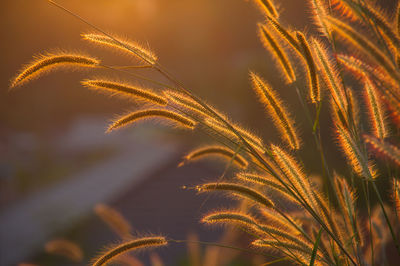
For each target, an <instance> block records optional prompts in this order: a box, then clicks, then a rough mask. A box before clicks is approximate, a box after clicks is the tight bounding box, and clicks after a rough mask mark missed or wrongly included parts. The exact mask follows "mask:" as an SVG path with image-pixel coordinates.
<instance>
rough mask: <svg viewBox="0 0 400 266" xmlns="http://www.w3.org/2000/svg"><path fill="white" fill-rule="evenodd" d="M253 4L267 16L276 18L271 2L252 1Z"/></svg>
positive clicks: (268, 0)
mask: <svg viewBox="0 0 400 266" xmlns="http://www.w3.org/2000/svg"><path fill="white" fill-rule="evenodd" d="M252 1H253V3H254V4H255V5H256V6H257V8H258V9H259V10H260V11H261V12H263V14H266V15H268V16H272V17H274V18H278V17H279V14H278V11H277V10H276V8H275V4H274V3H273V1H272V0H252Z"/></svg>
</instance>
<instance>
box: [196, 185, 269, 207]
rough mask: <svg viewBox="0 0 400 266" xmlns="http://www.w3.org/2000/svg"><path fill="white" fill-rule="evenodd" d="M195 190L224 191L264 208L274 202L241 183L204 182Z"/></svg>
mask: <svg viewBox="0 0 400 266" xmlns="http://www.w3.org/2000/svg"><path fill="white" fill-rule="evenodd" d="M197 190H198V191H199V192H200V193H202V192H211V191H224V192H226V193H229V194H234V195H236V196H238V197H241V198H245V199H249V200H251V201H253V202H255V203H256V204H259V205H261V206H262V207H264V208H265V207H267V208H273V207H274V206H275V204H274V203H273V202H272V201H271V200H270V199H268V198H267V197H265V196H264V195H262V194H261V193H260V192H258V191H256V190H254V189H252V188H249V187H247V186H244V185H241V184H235V183H223V182H220V183H206V184H203V185H199V186H197Z"/></svg>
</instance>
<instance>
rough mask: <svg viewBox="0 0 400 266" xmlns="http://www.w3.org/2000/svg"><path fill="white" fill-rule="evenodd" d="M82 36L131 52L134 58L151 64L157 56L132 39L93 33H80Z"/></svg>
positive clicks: (91, 40) (85, 38) (88, 39)
mask: <svg viewBox="0 0 400 266" xmlns="http://www.w3.org/2000/svg"><path fill="white" fill-rule="evenodd" d="M82 38H83V39H84V40H87V41H90V42H93V43H95V44H100V45H104V46H108V47H111V48H114V49H117V50H120V51H124V52H127V53H128V54H131V55H133V56H135V57H136V58H138V59H140V60H142V61H144V62H145V63H148V64H151V65H154V64H155V63H156V62H157V56H155V55H154V54H153V53H152V52H151V51H150V50H148V49H145V48H143V47H142V46H141V45H139V44H137V43H135V42H132V41H126V40H121V39H117V38H114V37H110V36H106V35H102V34H95V33H85V34H82Z"/></svg>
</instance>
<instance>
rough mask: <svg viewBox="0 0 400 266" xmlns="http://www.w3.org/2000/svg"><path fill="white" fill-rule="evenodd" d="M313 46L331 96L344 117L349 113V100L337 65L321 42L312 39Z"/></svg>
mask: <svg viewBox="0 0 400 266" xmlns="http://www.w3.org/2000/svg"><path fill="white" fill-rule="evenodd" d="M312 45H313V51H314V52H315V54H316V58H318V63H319V66H320V68H321V69H322V76H323V78H324V80H325V84H326V85H327V87H328V89H329V92H330V95H331V96H332V98H333V100H334V103H335V104H336V105H337V107H338V108H339V110H340V111H341V112H342V114H343V115H344V114H346V111H347V100H346V96H345V91H344V89H343V86H342V82H341V79H340V77H339V73H338V71H337V70H336V67H335V64H334V62H332V59H331V56H330V55H329V54H328V51H327V49H326V47H324V45H323V44H322V43H321V42H320V41H318V40H317V39H312Z"/></svg>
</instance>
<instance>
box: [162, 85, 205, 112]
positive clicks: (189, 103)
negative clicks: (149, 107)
mask: <svg viewBox="0 0 400 266" xmlns="http://www.w3.org/2000/svg"><path fill="white" fill-rule="evenodd" d="M163 94H164V96H165V97H166V98H167V99H168V101H169V102H171V103H174V104H176V105H178V106H180V107H183V108H185V109H187V110H189V111H191V112H194V113H196V114H198V115H201V116H206V117H209V116H210V113H209V112H208V111H207V110H206V109H205V108H204V107H203V106H202V105H201V104H199V103H198V102H196V101H195V100H193V99H192V98H190V97H189V96H187V95H185V94H183V93H179V92H176V91H172V90H165V91H163Z"/></svg>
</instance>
